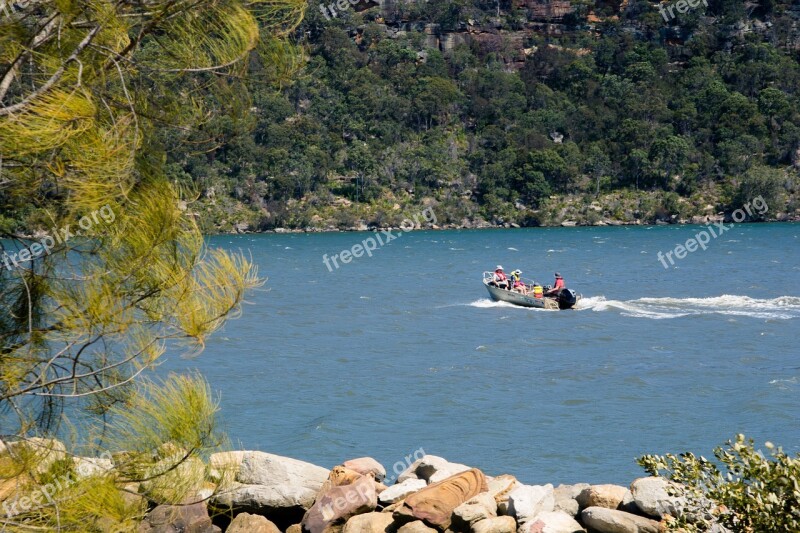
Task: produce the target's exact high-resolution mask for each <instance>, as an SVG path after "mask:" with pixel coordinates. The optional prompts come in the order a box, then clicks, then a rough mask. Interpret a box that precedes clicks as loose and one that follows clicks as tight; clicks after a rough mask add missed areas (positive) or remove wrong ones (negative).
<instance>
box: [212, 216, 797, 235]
mask: <svg viewBox="0 0 800 533" xmlns="http://www.w3.org/2000/svg"><path fill="white" fill-rule="evenodd" d="M709 218H711V217H709ZM797 222H800V216H793V217H787V218H782V219H777V218H775V219H769V220H745V221H743V222H733V221H732V220H731V219H730V217H724V218H714V219H713V220H707V221H705V222H700V221H694V220H681V221H677V222H664V221H656V222H655V223H646V222H642V221H640V220H636V221H630V222H622V221H619V220H614V221H608V220H605V221H600V222H599V223H594V224H586V223H579V222H570V221H565V222H562V223H561V224H546V225H536V226H521V225H519V224H514V223H505V224H470V225H463V224H441V225H438V224H430V225H427V226H424V227H419V228H415V230H414V231H448V230H500V229H530V228H603V227H619V226H641V227H654V226H656V227H657V226H707V225H709V224H716V223H722V224H736V225H739V224H772V223H780V224H783V223H797ZM376 231H402V230H401V229H400V228H399V227H397V226H389V227H377V226H367V227H349V228H332V227H328V228H311V227H307V228H275V229H268V230H258V231H250V230H234V231H228V232H216V233H206V235H209V236H213V235H259V234H277V235H283V234H298V233H365V232H376Z"/></svg>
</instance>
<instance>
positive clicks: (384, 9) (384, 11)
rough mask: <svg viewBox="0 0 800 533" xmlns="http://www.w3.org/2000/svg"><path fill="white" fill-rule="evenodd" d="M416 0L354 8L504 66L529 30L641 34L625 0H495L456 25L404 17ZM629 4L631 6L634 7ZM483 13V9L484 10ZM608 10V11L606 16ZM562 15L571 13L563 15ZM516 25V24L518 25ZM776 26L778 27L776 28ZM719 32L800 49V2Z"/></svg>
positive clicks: (522, 50) (522, 48)
mask: <svg viewBox="0 0 800 533" xmlns="http://www.w3.org/2000/svg"><path fill="white" fill-rule="evenodd" d="M418 2H419V0H361V2H359V4H357V5H356V6H355V7H356V9H357V10H359V11H363V10H366V9H368V8H370V7H376V6H379V7H380V13H381V17H380V19H379V21H378V22H379V23H381V24H383V25H385V26H386V28H387V31H388V32H389V33H390V34H403V33H402V32H408V31H419V32H423V33H425V35H426V45H427V46H429V47H431V48H438V49H439V50H441V51H442V52H445V53H448V52H450V51H452V50H453V49H454V48H455V47H456V46H458V45H460V44H477V45H478V46H479V47H480V48H481V49H482V50H483V51H484V52H487V53H488V52H501V55H502V56H503V57H504V58H505V60H506V62H507V63H508V64H509V66H510V67H514V68H519V67H521V66H522V65H523V64H524V58H525V56H526V55H529V54H528V53H527V52H529V51H530V50H529V49H527V48H526V43H527V42H528V41H529V40H530V38H531V37H532V36H533V35H549V36H557V35H562V34H564V33H569V32H576V31H578V32H579V31H592V32H597V31H599V27H598V25H599V23H602V22H603V21H605V20H607V19H613V20H622V24H623V27H624V29H625V31H628V32H631V33H635V34H638V33H641V32H642V28H641V23H640V21H638V20H636V19H635V18H634V19H630V18H626V17H625V15H626V13H627V12H628V10H629V9H631V8H632V7H631V6H630V3H629V0H596V1H595V4H594V6H593V8H590V9H589V10H588V12H583V13H580V12H579V10H578V5H577V3H575V2H574V1H573V0H511V1H510V2H508V1H507V0H506V1H500V2H499V4H500V14H501V16H500V17H497V18H491V19H489V20H490V21H489V22H487V21H484V22H477V21H474V20H471V19H467V20H464V21H460V22H459V23H458V24H457V27H454V28H443V27H441V26H440V25H439V24H428V23H425V22H422V21H415V20H409V19H408V18H407V17H406V16H405V15H404V13H407V12H408V10H407V9H406V10H404V9H403V7H405V6H410V5H413V4H416V3H418ZM510 7H513V8H514V9H515V10H518V11H519V12H521V13H522V14H524V20H515V21H514V22H515V25H516V26H517V28H516V29H513V30H512V29H509V27H508V24H507V23H508V20H505V19H503V16H505V15H508V8H510ZM634 7H635V6H634ZM486 14H487V15H488V14H489V10H488V9H487V11H486ZM609 14H610V15H609ZM568 15H574V16H573V17H572V18H571V19H570V20H567V16H568ZM707 22H710V23H711V24H714V25H716V24H718V21H716V20H714V19H713V18H711V19H707ZM520 26H521V27H520ZM778 26H779V27H778ZM719 29H721V30H722V34H723V35H725V36H727V37H728V38H731V39H733V38H741V37H743V36H744V35H746V34H756V35H761V36H762V37H764V38H770V39H771V40H772V41H775V40H776V39H777V40H779V41H780V42H776V44H777V45H779V46H781V47H784V48H787V49H791V50H800V4H797V5H793V6H791V7H790V8H788V10H787V11H786V13H785V16H783V17H782V19H781V23H780V24H778V25H776V24H773V22H772V21H770V20H769V17H766V18H763V19H762V18H760V17H759V16H758V14H757V13H754V14H753V15H752V17H751V16H750V15H748V17H747V18H746V19H744V20H741V21H739V22H737V23H735V24H730V25H726V26H721V25H720V26H719ZM690 36H691V34H689V33H687V32H686V31H685V30H684V29H682V28H681V27H679V26H670V25H665V26H664V28H663V38H664V39H665V42H666V43H667V44H669V45H672V46H677V47H680V46H683V44H684V42H685V41H686V40H687V39H688V38H689V37H690Z"/></svg>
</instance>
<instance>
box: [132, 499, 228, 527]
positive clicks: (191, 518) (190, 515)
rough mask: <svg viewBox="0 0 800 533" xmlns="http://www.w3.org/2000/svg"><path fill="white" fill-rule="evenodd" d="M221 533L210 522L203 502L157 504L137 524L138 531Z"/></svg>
mask: <svg viewBox="0 0 800 533" xmlns="http://www.w3.org/2000/svg"><path fill="white" fill-rule="evenodd" d="M176 531H191V532H192V533H221V532H222V530H221V529H220V528H218V527H217V526H215V525H214V524H212V523H211V518H210V517H209V516H208V509H206V506H205V504H203V503H194V504H191V505H159V506H157V507H156V508H155V509H153V510H152V511H150V512H149V513H148V514H147V517H146V518H145V520H144V521H143V522H142V523H141V524H139V529H138V533H174V532H176Z"/></svg>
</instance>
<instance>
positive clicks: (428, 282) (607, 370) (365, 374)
mask: <svg viewBox="0 0 800 533" xmlns="http://www.w3.org/2000/svg"><path fill="white" fill-rule="evenodd" d="M701 229H702V227H701V226H683V227H674V226H669V227H652V228H650V227H620V228H553V229H521V230H487V231H437V232H423V231H419V232H412V233H407V234H404V235H403V236H402V237H401V238H398V239H396V240H394V241H392V242H391V243H389V244H387V245H386V246H383V247H380V248H378V249H377V250H376V251H375V252H374V253H373V256H372V257H371V258H369V257H366V256H365V257H361V258H358V259H354V260H353V261H352V262H351V263H349V264H346V265H341V264H340V268H339V269H338V270H334V271H333V272H329V270H328V269H327V268H326V266H325V265H324V264H323V260H322V257H323V254H328V256H332V255H333V254H336V253H338V252H340V251H341V250H343V249H349V248H350V247H351V246H353V245H354V244H357V243H359V242H361V241H362V240H363V239H365V238H367V237H369V236H370V234H369V233H346V234H297V235H256V236H253V235H246V236H237V237H230V236H225V237H214V238H211V239H210V242H211V245H212V246H218V247H225V248H229V249H232V250H242V251H245V252H246V253H247V254H249V255H251V256H252V258H253V259H254V261H255V262H256V263H257V264H258V265H259V268H260V273H261V274H262V275H264V276H266V277H268V278H269V279H268V282H267V284H266V285H265V290H263V291H259V292H256V293H254V294H251V295H250V297H249V302H250V304H249V305H247V306H245V309H244V315H243V316H242V317H241V318H240V319H238V320H236V321H232V322H230V323H228V325H227V326H226V327H225V329H224V330H223V331H221V332H219V333H218V334H216V335H215V336H214V337H213V338H211V339H210V341H209V343H208V346H207V349H206V351H205V352H204V353H203V354H202V355H201V356H200V357H198V358H195V359H191V360H187V359H181V358H180V357H178V356H177V354H175V355H171V356H170V357H169V360H168V361H167V363H166V364H164V365H163V366H162V367H161V369H160V372H167V371H169V370H174V369H185V368H199V369H200V370H201V371H202V373H203V374H204V375H205V376H206V377H207V378H208V379H209V381H210V382H211V384H212V386H213V387H214V388H215V389H216V390H218V391H220V394H221V407H222V417H221V418H222V420H223V424H224V426H225V428H226V429H227V430H228V433H229V435H230V436H231V438H232V439H233V440H234V444H235V445H236V446H237V447H242V448H250V449H260V450H264V451H270V452H273V453H278V454H282V455H289V456H292V457H297V458H300V459H304V460H308V461H311V462H314V463H317V464H320V465H323V466H327V467H330V466H333V465H334V464H337V463H339V462H341V461H342V460H344V459H347V458H351V457H356V456H361V455H371V456H373V457H375V458H377V459H378V460H380V461H381V462H383V463H384V464H385V465H386V466H387V468H391V465H393V464H394V463H395V462H397V461H403V459H404V457H405V456H406V455H408V454H410V453H413V452H414V451H415V450H418V449H419V448H422V449H424V450H425V451H426V452H427V453H432V454H436V455H441V456H444V457H446V458H447V459H449V460H451V461H457V462H461V463H466V464H469V465H473V466H477V467H480V468H482V469H484V471H486V472H487V473H489V474H500V473H504V472H508V473H513V474H515V475H517V477H519V478H520V479H522V480H523V481H526V482H530V483H539V482H542V483H544V482H554V483H560V482H565V483H569V482H578V481H586V482H611V483H622V484H627V483H629V482H630V481H631V479H633V478H634V477H636V476H638V475H639V474H640V473H641V470H640V469H639V467H638V466H637V465H636V464H635V462H634V458H635V457H636V456H638V455H641V454H644V453H664V452H680V451H685V450H692V451H695V452H697V453H702V454H706V455H709V454H710V452H711V449H712V448H713V447H714V446H716V445H719V444H722V443H723V442H724V441H725V440H727V439H729V438H731V437H733V435H734V434H736V433H738V432H743V433H746V434H747V435H749V436H752V437H754V438H755V439H756V440H757V441H759V442H762V443H763V442H764V441H765V440H772V441H774V442H776V443H780V444H783V445H784V448H785V449H787V450H790V451H793V452H796V451H798V450H800V349H798V345H797V342H798V337H799V336H800V226H799V225H797V224H763V225H739V226H736V227H735V228H733V229H731V230H730V231H727V232H726V233H725V234H724V235H721V236H720V237H719V238H717V239H713V240H712V241H711V242H710V243H709V245H708V249H707V250H706V251H702V250H698V251H696V252H694V253H691V254H689V255H688V257H686V258H685V259H682V260H679V261H678V262H677V263H676V266H675V267H672V268H670V269H669V270H665V269H664V267H663V266H662V265H661V263H660V262H659V261H658V259H657V255H656V254H657V253H658V252H659V251H661V252H663V253H666V252H668V251H670V250H672V249H673V248H674V247H675V245H676V244H679V243H682V242H685V241H686V240H687V239H688V238H691V237H693V236H694V235H695V234H696V233H697V232H698V231H700V230H701ZM497 263H500V264H502V265H503V266H505V267H506V269H507V270H509V269H514V268H520V269H522V270H523V271H524V276H525V277H530V278H534V279H537V280H541V281H544V282H547V283H552V274H553V272H554V271H555V270H559V271H560V272H561V273H562V274H564V277H565V278H566V280H567V284H568V286H570V287H572V288H574V289H576V290H578V292H580V293H582V294H583V296H584V299H583V301H582V302H581V309H580V310H577V311H561V312H558V311H542V310H531V309H523V308H517V307H513V306H510V305H508V304H498V303H494V302H491V301H490V300H489V299H488V294H487V293H486V291H485V289H484V288H483V287H482V285H481V283H480V277H481V273H482V271H484V270H490V269H492V268H493V267H494V266H495V265H496V264H497Z"/></svg>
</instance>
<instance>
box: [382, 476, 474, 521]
mask: <svg viewBox="0 0 800 533" xmlns="http://www.w3.org/2000/svg"><path fill="white" fill-rule="evenodd" d="M487 490H488V487H487V484H486V476H484V475H483V472H481V471H480V470H478V469H477V468H473V469H471V470H467V471H466V472H461V473H460V474H456V475H454V476H451V477H449V478H447V479H445V480H442V481H439V482H438V483H434V484H432V485H428V486H427V487H425V488H424V489H422V490H420V491H419V492H415V493H414V494H411V495H409V496H408V497H407V498H406V499H405V501H404V502H403V506H402V507H400V508H399V509H397V510H396V511H395V512H394V517H395V519H396V520H398V521H401V522H409V521H411V520H415V519H416V520H424V521H425V522H426V523H428V524H430V525H433V526H436V527H438V528H440V529H447V528H448V527H449V526H450V520H451V518H452V516H453V510H454V509H455V508H456V507H458V506H459V505H461V504H462V503H464V502H466V501H467V500H469V499H470V498H472V497H473V496H477V495H478V494H480V493H481V492H486V491H487Z"/></svg>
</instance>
